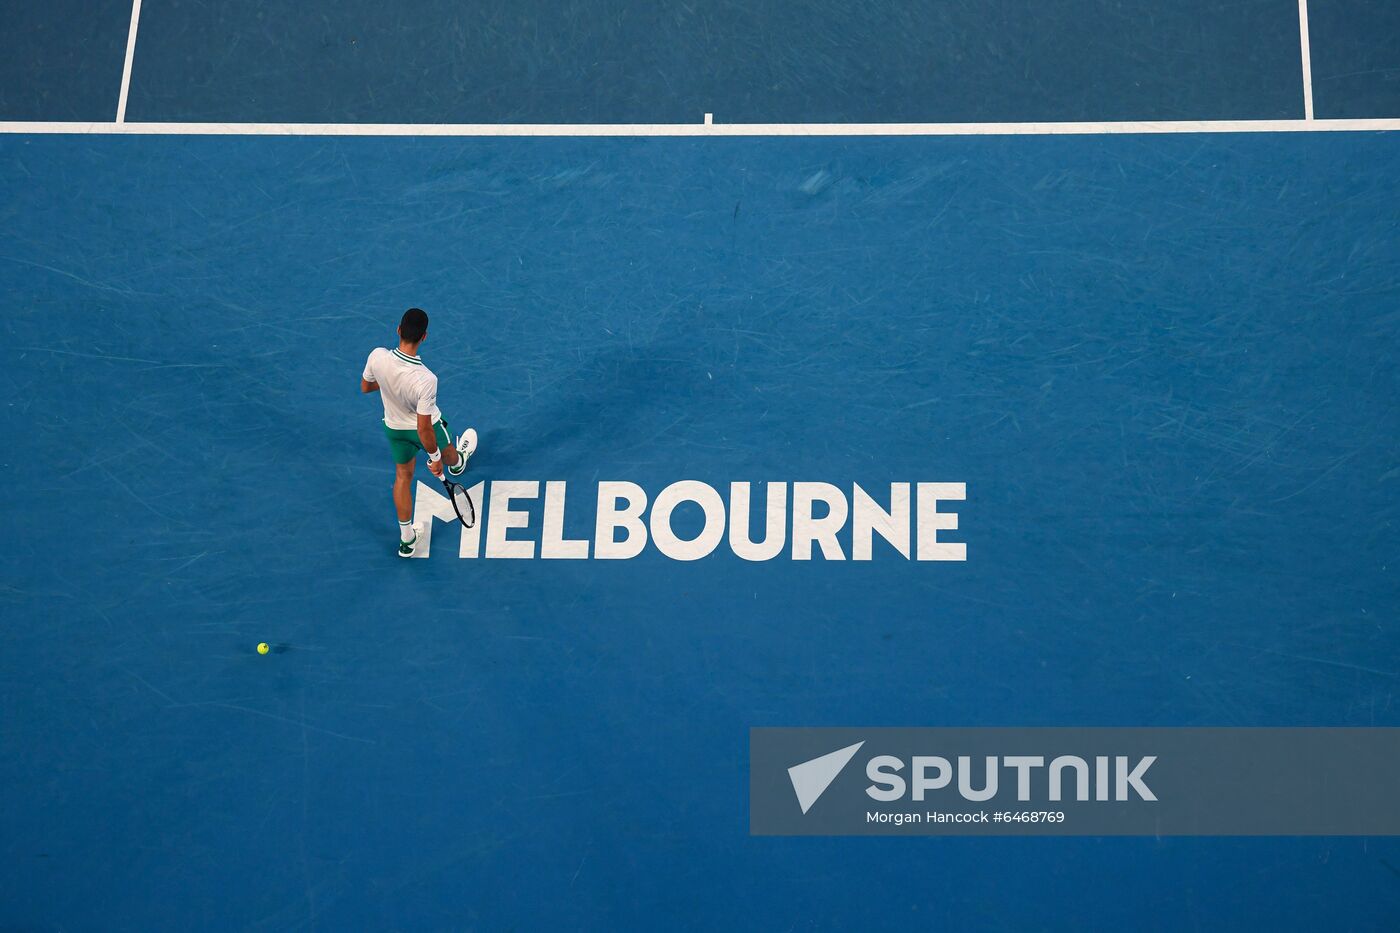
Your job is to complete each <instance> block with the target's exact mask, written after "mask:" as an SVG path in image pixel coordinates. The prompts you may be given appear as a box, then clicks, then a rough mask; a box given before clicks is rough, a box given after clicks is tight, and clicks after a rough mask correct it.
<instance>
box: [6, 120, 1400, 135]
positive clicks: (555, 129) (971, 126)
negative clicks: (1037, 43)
mask: <svg viewBox="0 0 1400 933" xmlns="http://www.w3.org/2000/svg"><path fill="white" fill-rule="evenodd" d="M1382 130H1383V131H1394V130H1400V119H1395V118H1385V119H1366V120H1306V119H1305V120H1159V121H1147V122H1138V121H1134V122H1122V123H722V124H721V123H715V124H709V123H58V122H12V123H5V122H0V134H5V133H76V134H91V135H126V136H1062V135H1064V136H1075V135H1115V134H1120V133H1305V132H1308V133H1311V132H1374V131H1382Z"/></svg>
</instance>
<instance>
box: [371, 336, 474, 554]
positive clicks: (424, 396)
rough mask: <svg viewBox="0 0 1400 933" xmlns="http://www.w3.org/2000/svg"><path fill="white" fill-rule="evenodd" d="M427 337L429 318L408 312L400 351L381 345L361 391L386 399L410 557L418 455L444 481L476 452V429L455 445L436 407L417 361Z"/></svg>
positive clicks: (433, 379)
mask: <svg viewBox="0 0 1400 933" xmlns="http://www.w3.org/2000/svg"><path fill="white" fill-rule="evenodd" d="M427 336H428V315H427V314H426V313H425V312H424V311H423V310H422V309H420V308H409V309H408V310H407V311H405V312H404V315H403V320H401V321H400V322H399V345H398V347H397V348H396V349H392V350H391V349H388V348H385V347H378V348H376V349H375V350H374V351H373V352H371V353H370V355H369V359H368V360H366V361H365V371H364V374H363V375H362V376H361V377H360V391H361V392H378V393H379V397H380V398H381V399H382V400H383V401H384V433H385V435H387V436H388V438H389V452H390V454H392V455H393V458H394V508H395V509H397V510H398V513H399V556H400V557H412V556H413V549H414V546H415V545H416V544H417V543H418V534H417V532H416V531H414V528H413V468H414V466H415V463H416V461H417V457H418V451H420V450H421V451H423V452H425V453H426V454H427V455H428V469H429V470H432V471H433V475H434V476H437V477H438V478H441V477H442V469H443V466H444V465H446V467H447V473H448V475H449V476H461V475H462V471H463V470H465V469H466V468H467V458H468V457H470V456H471V455H472V452H473V451H475V450H476V431H475V430H473V429H472V428H467V429H466V430H465V431H463V432H462V436H461V437H459V438H458V439H457V443H456V444H455V445H454V444H453V443H452V440H451V435H449V434H448V433H447V422H446V421H444V420H443V418H442V412H441V411H439V410H438V407H437V389H438V381H437V376H436V375H434V374H433V371H432V370H431V369H429V368H428V367H426V366H424V365H423V361H422V360H420V359H419V358H418V347H419V346H420V345H421V344H422V343H423V340H424V338H426V337H427Z"/></svg>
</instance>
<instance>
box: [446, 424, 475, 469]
mask: <svg viewBox="0 0 1400 933" xmlns="http://www.w3.org/2000/svg"><path fill="white" fill-rule="evenodd" d="M476 443H477V438H476V428H467V429H466V430H465V431H463V432H462V435H461V436H460V437H458V438H457V453H458V454H459V455H460V458H461V459H459V460H458V461H457V463H456V464H455V467H448V468H447V472H448V473H450V474H452V475H453V476H461V475H462V473H463V472H464V471H465V470H466V469H467V460H469V459H470V458H471V455H472V454H474V453H476Z"/></svg>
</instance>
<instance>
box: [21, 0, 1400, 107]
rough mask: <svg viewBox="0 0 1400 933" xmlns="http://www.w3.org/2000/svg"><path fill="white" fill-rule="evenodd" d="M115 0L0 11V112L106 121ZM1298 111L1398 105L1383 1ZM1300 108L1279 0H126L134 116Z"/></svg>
mask: <svg viewBox="0 0 1400 933" xmlns="http://www.w3.org/2000/svg"><path fill="white" fill-rule="evenodd" d="M130 10H131V7H130V4H129V3H122V2H112V3H103V4H94V3H92V2H91V0H52V2H47V3H44V4H24V3H20V2H18V0H6V2H5V3H3V4H0V12H3V14H4V15H2V16H0V39H3V40H4V42H5V50H6V54H5V55H4V56H3V57H0V120H91V121H104V120H112V119H114V117H115V114H116V110H117V99H118V91H119V88H120V80H121V74H122V59H123V54H124V52H125V49H126V42H127V30H128V23H129V18H130ZM1309 18H1310V21H1311V24H1312V25H1311V30H1310V31H1311V37H1312V41H1311V58H1312V74H1313V84H1314V98H1315V105H1316V116H1317V117H1319V118H1328V117H1358V118H1360V117H1392V118H1393V117H1400V6H1397V5H1396V4H1395V3H1393V2H1391V0H1311V2H1310V4H1309ZM705 113H713V114H714V118H715V120H716V121H717V122H719V123H809V122H854V123H885V122H962V121H979V122H987V121H990V122H1011V121H1066V120H1068V121H1082V120H1088V121H1102V120H1265V119H1301V118H1302V117H1303V116H1304V110H1303V79H1302V65H1301V40H1300V29H1299V11H1298V0H1230V2H1228V3H1212V2H1208V0H1181V2H1177V3H1160V2H1157V0H1060V2H1055V3H1031V2H1027V0H982V2H976V3H969V2H952V0H912V2H904V3H887V2H875V3H831V2H811V0H752V2H747V3H734V2H729V0H722V2H721V0H696V2H689V3H656V2H651V0H564V2H542V0H480V2H471V3H461V2H455V0H395V2H392V3H384V2H379V0H343V2H339V3H335V4H329V5H328V4H315V3H305V2H299V0H259V2H257V3H224V4H218V3H203V2H193V0H147V2H145V3H144V4H143V6H142V9H141V16H140V29H139V31H138V39H137V43H136V47H135V55H134V58H133V67H132V70H131V90H130V101H129V106H128V111H127V115H126V116H127V119H128V120H131V121H157V122H168V121H210V122H302V123H698V122H700V121H701V119H702V118H703V115H704V114H705Z"/></svg>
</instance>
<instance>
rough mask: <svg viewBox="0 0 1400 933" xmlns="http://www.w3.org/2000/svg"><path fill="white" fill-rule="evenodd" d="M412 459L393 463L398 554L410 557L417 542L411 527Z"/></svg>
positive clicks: (415, 533) (416, 533)
mask: <svg viewBox="0 0 1400 933" xmlns="http://www.w3.org/2000/svg"><path fill="white" fill-rule="evenodd" d="M413 467H414V462H413V460H409V461H408V462H407V463H395V464H394V511H396V512H398V513H399V555H400V556H401V557H412V556H413V547H414V545H415V544H417V542H418V532H417V531H415V530H414V528H413Z"/></svg>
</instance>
